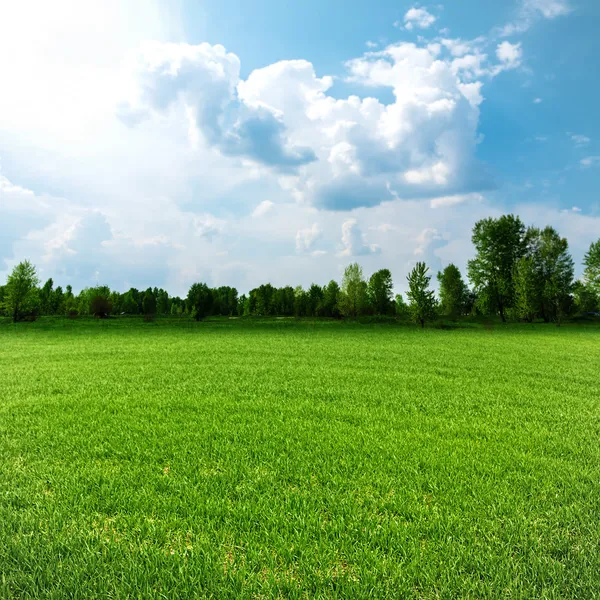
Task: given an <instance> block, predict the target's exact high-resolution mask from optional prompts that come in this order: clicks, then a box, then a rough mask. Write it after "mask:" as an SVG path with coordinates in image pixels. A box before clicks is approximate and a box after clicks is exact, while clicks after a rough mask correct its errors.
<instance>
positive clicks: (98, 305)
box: [90, 295, 112, 319]
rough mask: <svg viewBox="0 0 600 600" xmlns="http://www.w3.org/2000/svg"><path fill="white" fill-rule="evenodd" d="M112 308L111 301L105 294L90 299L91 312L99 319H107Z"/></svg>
mask: <svg viewBox="0 0 600 600" xmlns="http://www.w3.org/2000/svg"><path fill="white" fill-rule="evenodd" d="M111 309H112V303H111V301H110V300H109V299H108V298H106V297H105V296H100V295H97V296H94V297H93V298H92V299H91V300H90V313H91V314H92V315H94V316H95V317H97V318H99V319H105V318H106V317H108V315H109V314H110V311H111Z"/></svg>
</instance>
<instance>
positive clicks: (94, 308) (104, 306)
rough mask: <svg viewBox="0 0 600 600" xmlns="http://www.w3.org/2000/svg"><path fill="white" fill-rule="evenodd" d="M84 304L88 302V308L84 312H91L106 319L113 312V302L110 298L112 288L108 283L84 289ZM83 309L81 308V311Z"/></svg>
mask: <svg viewBox="0 0 600 600" xmlns="http://www.w3.org/2000/svg"><path fill="white" fill-rule="evenodd" d="M81 295H82V296H83V298H82V304H81V305H80V306H83V303H84V302H86V303H87V310H84V311H83V312H86V313H89V314H90V315H93V316H94V317H97V318H99V319H105V318H106V317H108V316H109V315H110V313H111V312H112V302H111V300H110V296H111V293H110V288H109V287H108V286H106V285H98V286H96V287H93V288H88V289H86V290H84V291H83V292H82V294H81ZM81 312H82V311H81V310H80V313H81Z"/></svg>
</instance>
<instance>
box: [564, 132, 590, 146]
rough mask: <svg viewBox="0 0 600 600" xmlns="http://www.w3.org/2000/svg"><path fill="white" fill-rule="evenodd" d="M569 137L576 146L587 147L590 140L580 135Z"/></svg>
mask: <svg viewBox="0 0 600 600" xmlns="http://www.w3.org/2000/svg"><path fill="white" fill-rule="evenodd" d="M569 137H570V138H571V140H572V141H573V142H575V145H576V146H580V147H581V146H587V144H589V143H590V142H591V141H592V140H591V139H590V138H589V137H587V135H581V134H569Z"/></svg>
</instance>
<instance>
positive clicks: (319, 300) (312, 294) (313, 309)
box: [306, 283, 325, 317]
mask: <svg viewBox="0 0 600 600" xmlns="http://www.w3.org/2000/svg"><path fill="white" fill-rule="evenodd" d="M324 297H325V294H324V292H323V288H322V287H321V286H319V285H317V284H316V283H313V284H312V285H311V286H310V288H309V289H308V314H307V315H306V316H308V317H320V316H322V315H323V300H324Z"/></svg>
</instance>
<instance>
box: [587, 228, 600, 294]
mask: <svg viewBox="0 0 600 600" xmlns="http://www.w3.org/2000/svg"><path fill="white" fill-rule="evenodd" d="M583 264H584V265H585V271H584V278H585V281H586V283H587V285H589V286H590V288H591V289H592V291H593V292H594V294H595V295H596V297H597V298H600V239H599V240H598V241H597V242H593V243H592V244H591V245H590V249H589V250H588V252H587V253H586V255H585V258H584V259H583Z"/></svg>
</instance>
